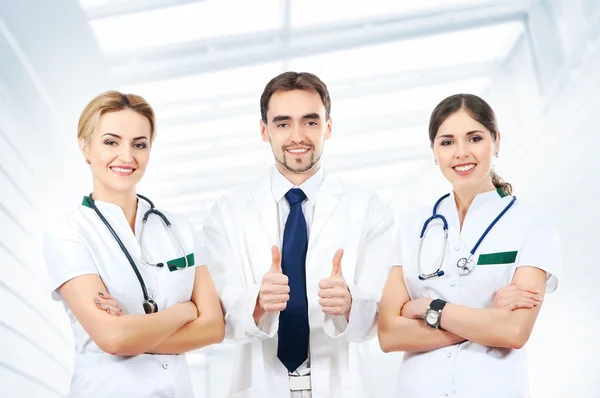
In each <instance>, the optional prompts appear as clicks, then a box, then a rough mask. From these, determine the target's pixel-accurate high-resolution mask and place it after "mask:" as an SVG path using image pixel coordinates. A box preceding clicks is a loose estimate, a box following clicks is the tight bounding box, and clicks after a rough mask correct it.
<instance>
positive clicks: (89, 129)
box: [77, 90, 156, 145]
mask: <svg viewBox="0 0 600 398" xmlns="http://www.w3.org/2000/svg"><path fill="white" fill-rule="evenodd" d="M125 109H131V110H132V111H134V112H137V113H139V114H140V115H142V116H144V117H145V118H146V119H148V121H149V122H150V142H153V141H154V136H155V134H154V131H155V126H156V119H155V116H154V109H152V107H151V106H150V105H149V104H148V103H147V102H146V100H145V99H143V98H142V97H140V96H139V95H135V94H123V93H120V92H118V91H114V90H111V91H107V92H104V93H102V94H100V95H98V96H96V97H95V98H94V99H93V100H91V101H90V103H89V104H87V106H86V107H85V108H84V109H83V111H82V112H81V116H80V117H79V124H78V126H77V138H78V139H83V140H84V142H85V145H88V144H89V142H90V139H91V137H92V133H93V132H94V129H95V128H96V125H97V124H98V120H99V119H100V116H102V115H104V114H105V113H109V112H118V111H122V110H125Z"/></svg>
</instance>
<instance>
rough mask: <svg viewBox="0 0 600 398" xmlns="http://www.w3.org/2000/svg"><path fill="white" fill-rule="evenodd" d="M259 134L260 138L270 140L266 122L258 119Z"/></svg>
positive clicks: (265, 140)
mask: <svg viewBox="0 0 600 398" xmlns="http://www.w3.org/2000/svg"><path fill="white" fill-rule="evenodd" d="M260 136H261V137H262V140H263V141H264V142H270V141H271V139H270V138H269V130H268V128H267V124H266V123H265V122H264V121H263V120H262V119H260Z"/></svg>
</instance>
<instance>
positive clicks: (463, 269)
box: [456, 256, 475, 276]
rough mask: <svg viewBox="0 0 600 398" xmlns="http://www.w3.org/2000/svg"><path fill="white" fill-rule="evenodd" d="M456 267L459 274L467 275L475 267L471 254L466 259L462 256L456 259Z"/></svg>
mask: <svg viewBox="0 0 600 398" xmlns="http://www.w3.org/2000/svg"><path fill="white" fill-rule="evenodd" d="M456 267H457V268H458V274H459V275H461V276H465V275H469V274H470V273H471V272H472V271H473V270H474V269H475V261H473V259H472V258H471V256H469V258H468V259H466V258H464V257H463V258H461V259H460V260H458V261H457V263H456Z"/></svg>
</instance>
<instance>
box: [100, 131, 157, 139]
mask: <svg viewBox="0 0 600 398" xmlns="http://www.w3.org/2000/svg"><path fill="white" fill-rule="evenodd" d="M105 135H109V136H111V137H115V138H119V139H123V137H121V136H120V135H118V134H113V133H104V135H102V137H104V136H105ZM147 139H148V137H146V136H145V135H142V136H139V137H135V138H134V139H133V141H137V140H147Z"/></svg>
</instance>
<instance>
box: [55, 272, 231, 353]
mask: <svg viewBox="0 0 600 398" xmlns="http://www.w3.org/2000/svg"><path fill="white" fill-rule="evenodd" d="M59 292H60V294H61V296H62V297H63V299H64V300H65V302H66V303H67V305H68V306H69V308H70V309H71V312H73V315H75V317H76V318H77V320H78V321H79V323H80V324H81V326H82V327H83V328H84V329H85V331H86V332H87V333H88V334H89V336H90V337H91V339H92V340H93V341H94V342H95V343H96V344H97V345H98V347H100V349H101V350H103V351H104V352H107V353H109V354H113V355H138V354H142V353H146V352H152V353H160V354H177V353H182V352H185V351H189V350H192V349H195V348H199V347H203V346H205V345H209V344H214V343H218V342H221V341H222V340H223V335H224V324H223V313H222V311H221V306H220V303H219V299H218V296H217V293H216V290H215V288H214V285H213V283H212V280H211V278H210V274H209V273H208V270H207V269H206V266H199V267H197V268H196V270H195V277H194V288H193V292H192V301H187V302H184V303H177V304H175V305H173V306H171V307H169V308H167V309H165V310H162V311H159V312H157V313H154V314H145V315H139V314H124V313H122V311H120V307H119V306H118V303H116V301H114V299H113V298H112V297H110V296H109V295H108V292H107V289H106V286H104V283H103V282H102V279H100V277H99V276H98V275H95V274H88V275H82V276H78V277H76V278H73V279H71V280H69V281H68V282H66V283H64V284H63V285H62V286H61V287H60V288H59ZM100 292H102V293H103V294H104V298H102V297H101V296H99V295H98V294H99V293H100ZM98 303H99V304H98ZM113 303H116V304H113ZM103 307H104V308H103ZM98 308H100V309H106V311H99V310H98ZM115 315H118V316H115Z"/></svg>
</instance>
